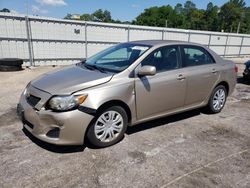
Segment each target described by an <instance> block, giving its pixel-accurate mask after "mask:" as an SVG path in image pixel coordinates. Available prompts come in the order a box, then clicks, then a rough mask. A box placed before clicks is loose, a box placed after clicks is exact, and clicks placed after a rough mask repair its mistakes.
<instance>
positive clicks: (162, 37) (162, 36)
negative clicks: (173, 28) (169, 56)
mask: <svg viewBox="0 0 250 188" xmlns="http://www.w3.org/2000/svg"><path fill="white" fill-rule="evenodd" d="M161 39H162V40H164V29H163V30H162V35H161Z"/></svg>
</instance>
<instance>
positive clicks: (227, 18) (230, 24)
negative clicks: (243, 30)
mask: <svg viewBox="0 0 250 188" xmlns="http://www.w3.org/2000/svg"><path fill="white" fill-rule="evenodd" d="M242 10H243V9H242V7H239V6H238V5H237V4H235V3H234V2H227V3H225V4H224V5H223V6H222V7H221V11H220V13H219V18H220V28H221V30H224V31H226V32H236V30H237V27H238V24H239V22H240V21H241V18H242Z"/></svg>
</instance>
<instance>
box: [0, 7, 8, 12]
mask: <svg viewBox="0 0 250 188" xmlns="http://www.w3.org/2000/svg"><path fill="white" fill-rule="evenodd" d="M0 12H10V10H9V9H7V8H3V9H2V10H0Z"/></svg>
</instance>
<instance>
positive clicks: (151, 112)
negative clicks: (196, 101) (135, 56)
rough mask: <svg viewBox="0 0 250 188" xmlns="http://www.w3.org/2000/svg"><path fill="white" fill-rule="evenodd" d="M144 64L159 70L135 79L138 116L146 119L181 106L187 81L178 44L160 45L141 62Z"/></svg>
mask: <svg viewBox="0 0 250 188" xmlns="http://www.w3.org/2000/svg"><path fill="white" fill-rule="evenodd" d="M145 65H151V66H155V67H156V72H157V73H156V75H154V76H144V77H138V76H137V77H136V78H135V92H136V108H137V118H138V119H145V118H149V117H151V116H156V115H160V114H163V113H165V112H168V111H171V110H173V109H176V108H179V107H182V106H183V105H184V99H185V93H186V80H185V79H184V78H183V76H182V75H181V70H180V69H179V68H180V51H179V47H178V46H165V47H161V48H158V49H157V50H155V51H154V52H152V53H151V54H150V55H149V56H148V57H146V58H145V59H144V60H143V61H142V62H141V66H145ZM138 68H140V67H137V69H138Z"/></svg>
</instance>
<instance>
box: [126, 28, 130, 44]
mask: <svg viewBox="0 0 250 188" xmlns="http://www.w3.org/2000/svg"><path fill="white" fill-rule="evenodd" d="M127 40H128V42H129V40H130V26H129V25H128V36H127Z"/></svg>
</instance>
